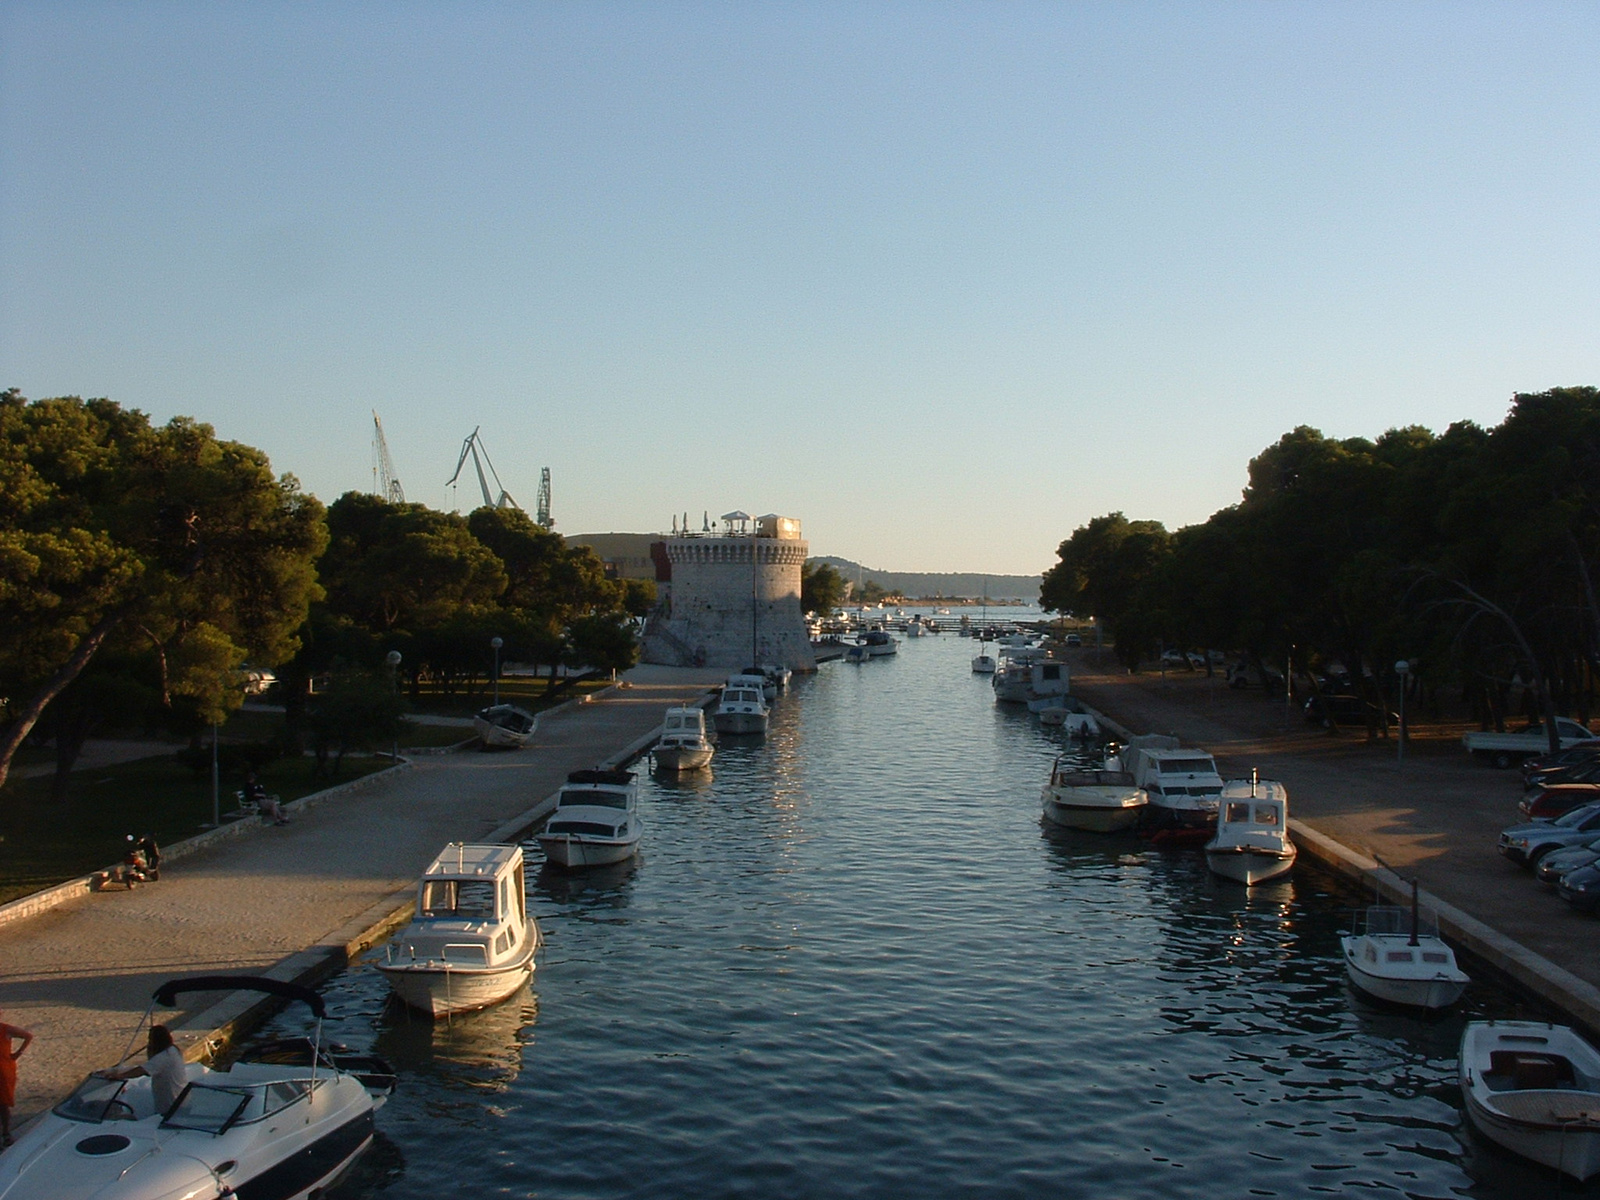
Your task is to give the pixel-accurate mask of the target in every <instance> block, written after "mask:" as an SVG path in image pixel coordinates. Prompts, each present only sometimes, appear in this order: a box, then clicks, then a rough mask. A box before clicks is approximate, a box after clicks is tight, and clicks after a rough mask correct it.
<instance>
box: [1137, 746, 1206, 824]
mask: <svg viewBox="0 0 1600 1200" xmlns="http://www.w3.org/2000/svg"><path fill="white" fill-rule="evenodd" d="M1123 760H1124V762H1125V763H1126V764H1127V768H1128V770H1130V771H1132V772H1133V778H1134V780H1135V782H1137V783H1138V784H1139V786H1140V787H1142V788H1144V790H1145V791H1146V792H1147V793H1148V794H1149V796H1150V807H1149V808H1148V809H1147V810H1146V811H1145V817H1146V819H1147V821H1148V822H1149V823H1150V824H1151V825H1152V826H1153V827H1154V828H1155V829H1156V830H1157V835H1156V836H1157V837H1158V838H1160V839H1161V840H1162V841H1163V842H1172V841H1174V840H1181V841H1188V840H1194V839H1198V840H1200V841H1205V840H1209V835H1210V833H1211V831H1212V830H1213V829H1214V828H1215V827H1216V823H1217V805H1218V802H1219V800H1220V797H1221V796H1222V776H1220V775H1218V774H1217V763H1216V760H1215V759H1213V758H1212V757H1211V755H1209V754H1207V753H1206V752H1205V751H1204V750H1186V749H1183V748H1181V747H1179V746H1178V744H1177V741H1176V739H1174V738H1170V737H1165V736H1163V735H1161V734H1142V735H1140V736H1139V737H1136V738H1133V739H1132V740H1131V741H1129V742H1128V745H1127V748H1126V749H1124V751H1123Z"/></svg>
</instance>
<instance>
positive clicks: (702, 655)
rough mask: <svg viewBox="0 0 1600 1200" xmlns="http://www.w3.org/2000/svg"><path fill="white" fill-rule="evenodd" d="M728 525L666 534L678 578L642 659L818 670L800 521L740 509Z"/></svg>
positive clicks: (649, 629)
mask: <svg viewBox="0 0 1600 1200" xmlns="http://www.w3.org/2000/svg"><path fill="white" fill-rule="evenodd" d="M722 526H723V527H722V529H720V530H717V531H708V532H704V533H689V532H687V531H684V532H682V533H674V534H673V536H671V537H669V538H666V539H664V541H663V543H662V546H663V549H664V552H665V555H666V559H667V562H668V563H669V564H670V569H671V574H672V578H671V580H670V582H668V583H667V584H666V586H664V587H663V588H662V589H661V591H662V593H663V595H662V596H661V600H660V603H659V604H658V605H657V608H656V611H655V612H654V613H653V614H651V617H650V620H649V622H648V623H647V624H646V627H645V634H644V661H645V662H650V663H661V664H665V665H668V666H681V667H687V666H706V667H728V668H731V669H737V668H739V667H746V666H752V665H755V664H769V663H770V664H778V665H781V666H785V667H788V668H789V669H790V670H794V671H814V670H816V666H817V660H816V656H815V655H813V654H812V652H811V638H810V635H809V634H808V633H807V632H806V622H805V615H804V614H803V613H802V612H801V610H800V568H801V567H802V566H803V565H804V564H805V561H806V552H807V550H808V549H809V547H808V545H807V543H806V541H805V539H804V538H802V537H801V536H800V522H799V521H797V520H795V519H794V518H792V517H780V516H777V515H775V514H769V515H767V516H764V517H750V516H749V515H747V514H745V513H742V512H734V513H728V514H727V515H726V516H724V517H723V518H722Z"/></svg>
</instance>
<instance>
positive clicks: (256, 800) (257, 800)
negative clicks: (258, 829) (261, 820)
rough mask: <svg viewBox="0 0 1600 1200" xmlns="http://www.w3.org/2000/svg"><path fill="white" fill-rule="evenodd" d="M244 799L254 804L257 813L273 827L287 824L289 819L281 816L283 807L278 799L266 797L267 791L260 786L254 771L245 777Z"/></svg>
mask: <svg viewBox="0 0 1600 1200" xmlns="http://www.w3.org/2000/svg"><path fill="white" fill-rule="evenodd" d="M244 798H245V799H246V800H248V801H249V802H250V803H251V804H254V805H255V806H256V809H257V811H259V812H260V813H261V815H262V816H264V817H266V818H267V819H268V820H270V821H271V822H272V823H273V824H274V825H287V824H288V823H289V818H288V817H286V816H284V815H283V806H282V805H281V804H279V803H278V798H277V797H276V796H269V795H267V789H266V788H264V787H262V786H261V782H260V780H258V779H257V778H256V773H255V772H254V771H252V772H250V774H248V775H246V776H245V780H244Z"/></svg>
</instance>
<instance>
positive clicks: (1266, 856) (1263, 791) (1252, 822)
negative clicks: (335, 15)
mask: <svg viewBox="0 0 1600 1200" xmlns="http://www.w3.org/2000/svg"><path fill="white" fill-rule="evenodd" d="M1297 853H1298V851H1297V850H1296V848H1295V844H1294V842H1293V841H1291V840H1290V838H1289V792H1288V789H1287V788H1285V787H1284V786H1283V784H1281V783H1277V782H1275V781H1273V780H1270V779H1256V778H1250V779H1231V780H1229V781H1228V782H1227V783H1225V784H1223V785H1222V803H1221V806H1220V808H1219V810H1218V816H1217V836H1216V837H1215V838H1213V839H1212V840H1211V841H1210V842H1208V843H1206V865H1207V866H1208V867H1210V868H1211V870H1212V871H1213V872H1214V873H1215V874H1217V875H1221V876H1222V877H1223V878H1224V879H1232V880H1235V881H1237V882H1239V883H1242V884H1244V885H1245V886H1247V887H1248V886H1249V885H1250V884H1253V883H1264V882H1265V881H1267V880H1269V879H1276V878H1278V876H1280V875H1285V874H1288V872H1289V869H1290V868H1291V867H1293V866H1294V860H1295V855H1296V854H1297Z"/></svg>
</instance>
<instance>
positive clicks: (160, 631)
mask: <svg viewBox="0 0 1600 1200" xmlns="http://www.w3.org/2000/svg"><path fill="white" fill-rule="evenodd" d="M322 516H323V512H322V507H321V505H320V504H318V503H317V501H316V500H315V499H314V498H312V497H309V496H306V495H304V494H303V493H302V492H301V491H300V489H299V484H298V483H297V482H296V481H295V479H294V477H293V476H289V475H285V476H282V477H281V478H275V477H274V476H273V474H272V471H271V467H270V465H269V463H268V462H267V459H266V456H265V455H263V454H262V453H261V452H260V451H258V450H255V449H252V448H251V447H249V446H244V445H241V444H239V443H237V442H227V441H221V440H219V439H218V438H217V437H216V435H215V433H214V432H213V431H212V429H211V428H210V427H209V426H207V425H202V424H199V423H197V422H195V421H192V420H189V419H188V418H181V417H180V418H177V419H174V420H172V421H170V422H168V423H167V424H166V425H164V426H160V427H153V426H151V424H150V422H149V419H148V418H147V417H146V416H145V415H144V414H143V413H140V412H137V411H135V410H131V409H123V408H121V407H120V406H118V405H116V404H114V403H112V402H111V401H109V400H88V401H85V400H81V399H79V398H77V397H70V396H69V397H63V398H58V399H50V400H41V401H37V402H32V403H30V402H29V401H27V400H26V399H24V398H23V397H22V396H21V395H20V394H19V393H18V392H16V391H15V390H12V391H8V392H5V393H3V394H0V621H3V622H4V624H5V627H6V629H7V633H8V636H7V638H6V639H5V644H4V646H3V648H0V688H3V690H4V693H5V694H6V695H7V696H9V697H11V706H10V711H9V714H8V715H9V716H10V723H9V724H8V725H7V727H6V728H5V730H4V733H3V734H0V783H4V781H5V778H6V776H7V774H8V773H9V770H10V764H11V760H12V758H13V757H14V755H15V753H16V750H17V747H18V746H20V745H21V743H22V741H23V739H24V738H25V737H26V736H27V735H28V733H29V731H30V730H32V729H33V728H34V726H35V725H36V724H37V722H38V721H39V719H40V717H41V716H42V714H43V713H44V711H45V709H46V707H47V706H48V705H49V704H50V703H51V702H52V701H53V700H54V699H55V698H56V697H57V696H59V695H60V694H61V693H62V692H63V691H64V690H65V689H66V688H67V687H68V686H69V685H70V684H71V683H72V682H73V681H74V680H75V679H77V678H78V677H79V676H80V675H81V674H82V673H83V671H84V669H85V668H86V667H87V666H88V664H89V662H90V661H91V660H92V659H93V658H94V656H95V655H96V653H97V652H98V651H99V650H100V649H101V648H102V647H103V646H105V645H107V644H108V642H112V641H116V640H121V641H122V642H123V643H125V644H131V643H134V642H138V643H142V644H143V645H144V646H145V647H146V648H147V650H148V651H149V653H150V654H151V655H152V656H153V659H154V664H155V668H156V676H157V679H158V687H159V693H160V696H161V699H162V702H163V703H164V704H166V705H170V704H171V701H172V697H173V696H180V695H181V696H187V697H190V698H192V699H193V700H194V701H196V703H197V704H198V705H199V707H200V709H201V710H202V711H203V713H204V715H205V716H207V717H208V718H211V719H220V718H221V716H222V715H224V714H225V713H226V712H227V711H229V710H230V709H232V708H235V707H237V706H238V704H239V703H240V701H241V700H242V694H241V692H240V689H239V688H238V687H237V686H236V680H237V676H236V674H235V672H236V670H237V668H238V666H239V665H240V663H242V662H243V661H245V660H246V659H254V660H256V661H258V662H262V663H268V664H272V663H276V662H278V661H281V660H283V659H287V658H289V657H290V656H292V655H293V653H294V652H295V650H296V648H297V642H296V639H295V631H296V629H297V628H298V627H299V626H300V625H301V623H302V622H303V621H304V619H305V615H306V611H307V608H308V606H309V604H310V602H311V600H312V599H313V598H315V597H316V596H317V594H318V590H317V584H316V576H315V573H314V570H313V566H312V564H313V562H314V561H315V559H316V556H317V555H318V554H319V553H320V552H321V550H322V548H323V546H324V545H325V540H326V533H325V530H324V527H323V522H322Z"/></svg>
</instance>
